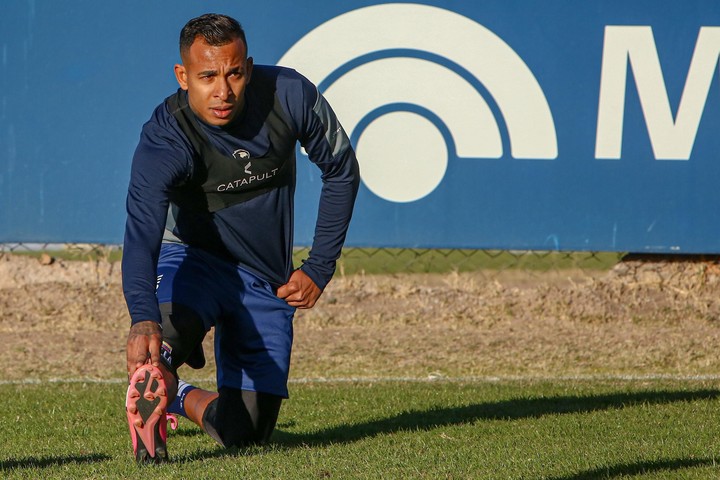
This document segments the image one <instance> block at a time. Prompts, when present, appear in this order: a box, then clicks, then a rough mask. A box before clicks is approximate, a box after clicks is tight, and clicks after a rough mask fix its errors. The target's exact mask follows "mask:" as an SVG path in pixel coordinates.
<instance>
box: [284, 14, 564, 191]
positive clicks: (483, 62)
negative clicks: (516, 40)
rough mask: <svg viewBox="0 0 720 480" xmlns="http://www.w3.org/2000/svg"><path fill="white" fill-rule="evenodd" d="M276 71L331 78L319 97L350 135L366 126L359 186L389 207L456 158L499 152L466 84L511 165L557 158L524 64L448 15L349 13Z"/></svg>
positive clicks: (544, 110)
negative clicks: (503, 133) (513, 161)
mask: <svg viewBox="0 0 720 480" xmlns="http://www.w3.org/2000/svg"><path fill="white" fill-rule="evenodd" d="M383 56H384V57H385V58H383ZM362 57H365V58H362ZM278 64H280V65H286V66H290V67H293V68H297V69H298V70H299V71H300V72H302V73H303V74H304V75H306V76H307V77H308V78H310V79H311V80H312V81H313V82H315V83H316V84H320V83H321V82H323V81H324V80H326V79H328V78H329V77H332V78H334V80H333V81H332V82H331V83H330V84H329V85H328V86H327V88H325V91H324V93H323V94H324V95H325V97H326V98H327V99H328V100H329V102H330V103H331V104H332V105H333V108H334V109H335V110H336V112H337V114H338V118H339V119H340V121H341V122H342V123H343V125H344V126H345V128H346V130H347V131H348V132H349V134H350V136H351V137H353V132H354V130H355V129H356V127H358V126H360V127H361V128H363V129H362V131H360V132H359V133H360V135H359V137H358V138H357V153H358V158H359V161H360V162H361V172H362V178H363V182H364V183H365V185H366V186H367V187H368V188H369V189H370V190H371V191H372V192H373V193H375V194H376V195H378V196H379V197H381V198H384V199H386V200H389V201H393V202H412V201H416V200H419V199H420V198H423V197H424V196H426V195H428V194H429V193H431V192H432V191H433V190H434V189H435V188H437V186H438V185H439V184H440V182H441V181H442V178H443V176H444V175H445V171H446V168H447V162H448V157H449V154H450V153H453V151H454V152H455V153H456V155H457V156H458V157H467V158H500V157H501V156H502V155H503V146H502V137H501V130H500V127H499V126H498V122H497V121H496V119H495V116H494V115H493V111H492V109H491V108H490V106H489V105H488V103H487V102H486V101H485V99H484V98H483V96H482V94H481V93H480V91H478V89H477V88H476V87H475V86H474V85H473V82H476V83H480V84H482V85H483V86H484V87H485V88H486V89H487V91H488V92H489V94H490V95H491V96H492V99H493V100H494V102H495V103H496V104H497V108H498V109H499V110H500V113H501V114H502V118H503V120H504V124H505V126H506V128H507V135H508V137H509V143H510V150H511V155H512V157H513V158H522V159H554V158H556V157H557V154H558V153H557V150H558V149H557V137H556V132H555V124H554V122H553V118H552V114H551V112H550V107H549V106H548V103H547V100H546V98H545V95H544V93H543V91H542V89H541V88H540V86H539V84H538V82H537V80H536V79H535V77H534V75H533V74H532V72H531V71H530V69H529V68H528V67H527V65H526V64H525V63H524V62H523V60H522V59H521V58H520V57H519V56H518V55H517V53H515V51H514V50H513V49H512V48H510V47H509V46H508V45H507V44H506V43H505V42H504V41H503V40H502V39H501V38H499V37H498V36H497V35H495V34H494V33H492V32H491V31H490V30H488V29H487V28H485V27H483V26H482V25H480V24H478V23H477V22H475V21H473V20H470V19H468V18H466V17H463V16H462V15H459V14H456V13H454V12H451V11H448V10H444V9H441V8H437V7H431V6H427V5H419V4H383V5H376V6H371V7H366V8H361V9H358V10H354V11H351V12H348V13H345V14H343V15H340V16H338V17H336V18H334V19H332V20H330V21H328V22H326V23H324V24H322V25H320V26H319V27H317V28H315V29H314V30H312V31H311V32H309V33H308V34H307V35H305V36H304V37H303V38H302V39H300V40H299V41H298V42H297V43H296V44H295V45H293V47H292V48H290V50H288V51H287V52H286V53H285V55H284V56H283V57H282V58H281V59H280V60H279V61H278ZM348 65H349V67H348ZM348 68H350V69H349V70H348ZM344 70H347V71H344ZM468 77H470V79H468ZM438 124H440V125H438ZM443 130H445V131H449V137H450V138H448V136H447V135H445V136H444V135H443Z"/></svg>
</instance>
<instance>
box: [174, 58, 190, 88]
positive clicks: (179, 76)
mask: <svg viewBox="0 0 720 480" xmlns="http://www.w3.org/2000/svg"><path fill="white" fill-rule="evenodd" d="M175 79H176V80H177V82H178V83H179V84H180V88H182V89H183V90H187V89H188V84H187V70H185V67H184V66H183V65H181V64H176V65H175Z"/></svg>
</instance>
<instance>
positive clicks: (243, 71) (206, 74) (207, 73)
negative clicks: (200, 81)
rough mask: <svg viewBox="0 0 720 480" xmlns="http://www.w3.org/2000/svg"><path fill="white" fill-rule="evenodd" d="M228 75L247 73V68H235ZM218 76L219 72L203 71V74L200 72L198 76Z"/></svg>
mask: <svg viewBox="0 0 720 480" xmlns="http://www.w3.org/2000/svg"><path fill="white" fill-rule="evenodd" d="M228 73H245V68H243V67H241V66H240V67H234V68H231V69H230V70H228ZM217 74H218V71H217V70H203V71H202V72H198V74H197V75H198V77H210V76H214V75H217Z"/></svg>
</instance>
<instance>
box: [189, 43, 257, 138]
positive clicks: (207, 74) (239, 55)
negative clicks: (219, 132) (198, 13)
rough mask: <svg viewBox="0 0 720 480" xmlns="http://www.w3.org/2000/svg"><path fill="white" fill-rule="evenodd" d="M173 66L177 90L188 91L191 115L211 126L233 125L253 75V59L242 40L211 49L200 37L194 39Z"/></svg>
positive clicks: (243, 102)
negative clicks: (179, 63)
mask: <svg viewBox="0 0 720 480" xmlns="http://www.w3.org/2000/svg"><path fill="white" fill-rule="evenodd" d="M182 62H183V63H182V65H175V77H176V78H177V81H178V83H179V84H180V88H182V89H183V90H187V91H188V103H190V108H192V110H193V112H195V114H196V115H197V116H198V117H200V118H201V119H202V120H203V121H205V122H206V123H209V124H210V125H216V126H223V125H227V124H228V123H230V121H232V119H233V118H235V116H236V115H237V114H238V113H240V112H241V111H242V109H243V107H244V105H245V88H246V87H247V84H248V83H249V82H250V76H251V74H252V66H253V62H252V58H247V47H246V46H245V44H244V43H243V41H242V40H241V39H239V38H238V39H235V40H234V41H232V42H230V43H228V44H226V45H222V46H219V47H213V46H211V45H208V43H207V42H205V40H204V39H203V38H202V37H198V38H196V39H195V42H194V43H193V44H192V45H191V46H190V48H189V50H188V51H187V52H185V53H184V55H182Z"/></svg>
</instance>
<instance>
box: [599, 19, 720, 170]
mask: <svg viewBox="0 0 720 480" xmlns="http://www.w3.org/2000/svg"><path fill="white" fill-rule="evenodd" d="M718 57H720V27H702V28H700V33H699V34H698V38H697V43H696V44H695V51H694V52H693V57H692V61H691V62H690V68H689V70H688V74H687V78H686V80H685V87H684V89H683V92H682V97H681V98H680V104H679V106H678V109H677V115H676V117H675V119H673V115H672V110H671V109H670V101H669V99H668V94H667V89H666V87H665V80H664V78H663V73H662V68H661V67H660V59H659V58H658V53H657V48H656V46H655V39H654V37H653V32H652V28H651V27H649V26H610V25H609V26H606V27H605V44H604V47H603V58H602V73H601V77H600V100H599V106H598V123H597V138H596V143H595V158H603V159H619V158H620V156H621V151H622V134H623V119H624V115H625V88H626V82H627V65H628V63H630V65H632V72H633V75H634V77H635V86H636V88H637V92H638V96H639V98H640V105H641V107H642V112H643V115H644V117H645V124H646V126H647V130H648V135H649V137H650V144H651V145H652V149H653V152H654V154H655V159H656V160H688V159H689V158H690V153H691V152H692V148H693V144H694V143H695V136H696V135H697V130H698V126H699V125H700V118H701V117H702V114H703V110H704V109H705V103H706V101H707V96H708V93H709V91H710V84H711V82H712V79H713V76H714V75H715V69H716V67H717V65H718Z"/></svg>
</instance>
